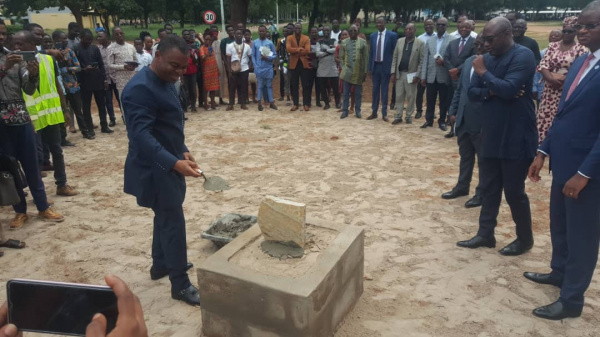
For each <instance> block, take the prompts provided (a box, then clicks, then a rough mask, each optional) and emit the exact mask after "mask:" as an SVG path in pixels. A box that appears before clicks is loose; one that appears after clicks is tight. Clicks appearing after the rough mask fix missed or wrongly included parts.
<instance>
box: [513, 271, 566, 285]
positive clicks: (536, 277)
mask: <svg viewBox="0 0 600 337" xmlns="http://www.w3.org/2000/svg"><path fill="white" fill-rule="evenodd" d="M523 276H525V278H526V279H528V280H530V281H533V282H535V283H539V284H549V285H553V286H555V287H559V288H560V287H561V286H562V280H561V279H559V278H558V277H557V276H554V275H552V273H548V274H541V273H532V272H529V271H526V272H524V273H523Z"/></svg>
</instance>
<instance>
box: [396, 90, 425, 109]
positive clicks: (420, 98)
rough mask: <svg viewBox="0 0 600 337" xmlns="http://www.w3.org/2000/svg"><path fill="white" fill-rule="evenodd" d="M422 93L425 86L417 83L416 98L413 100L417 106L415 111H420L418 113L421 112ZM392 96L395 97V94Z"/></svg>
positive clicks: (423, 93)
mask: <svg viewBox="0 0 600 337" xmlns="http://www.w3.org/2000/svg"><path fill="white" fill-rule="evenodd" d="M394 85H395V84H394ZM424 95H425V87H424V86H422V85H421V84H420V83H419V84H418V85H417V98H416V100H415V102H416V103H417V106H416V107H417V112H420V113H423V96H424ZM392 97H394V99H395V97H396V95H394V96H392ZM394 103H395V102H394Z"/></svg>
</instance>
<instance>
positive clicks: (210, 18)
mask: <svg viewBox="0 0 600 337" xmlns="http://www.w3.org/2000/svg"><path fill="white" fill-rule="evenodd" d="M216 21H217V15H216V14H215V12H213V11H206V12H204V23H206V24H207V25H212V24H213V23H215V22H216Z"/></svg>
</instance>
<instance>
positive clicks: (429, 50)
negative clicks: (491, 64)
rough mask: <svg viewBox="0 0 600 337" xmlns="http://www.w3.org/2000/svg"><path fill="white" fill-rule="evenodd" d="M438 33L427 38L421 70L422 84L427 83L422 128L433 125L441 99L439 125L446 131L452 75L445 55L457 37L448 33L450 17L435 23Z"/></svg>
mask: <svg viewBox="0 0 600 337" xmlns="http://www.w3.org/2000/svg"><path fill="white" fill-rule="evenodd" d="M435 26H436V29H437V34H436V35H435V36H434V37H432V38H430V39H429V40H427V44H426V46H425V58H424V59H423V69H422V70H421V77H420V78H421V85H423V86H425V85H427V110H425V119H426V121H425V124H423V125H421V128H422V129H425V128H427V127H430V126H433V118H434V117H435V101H436V99H437V98H438V95H439V99H440V118H439V119H438V125H439V127H440V129H441V130H442V131H446V130H447V129H446V115H447V114H448V107H449V106H450V99H449V98H448V95H449V94H450V85H451V82H450V75H449V73H448V69H447V68H446V67H445V66H444V55H445V54H446V48H448V45H449V44H450V41H452V40H454V39H456V38H455V37H453V36H451V35H450V34H448V33H446V27H447V26H448V19H446V18H444V17H442V18H439V19H438V20H437V22H436V24H435Z"/></svg>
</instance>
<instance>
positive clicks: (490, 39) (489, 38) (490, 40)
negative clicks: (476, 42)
mask: <svg viewBox="0 0 600 337" xmlns="http://www.w3.org/2000/svg"><path fill="white" fill-rule="evenodd" d="M507 31H508V30H504V31H502V32H500V33H498V34H496V35H488V36H482V37H481V41H482V42H483V43H485V42H487V43H489V44H492V43H493V42H494V40H495V39H496V38H497V37H498V36H500V35H502V34H504V33H506V32H507Z"/></svg>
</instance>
